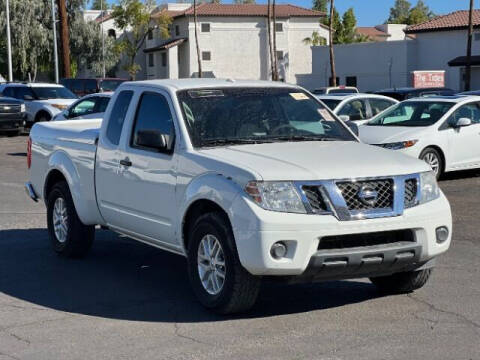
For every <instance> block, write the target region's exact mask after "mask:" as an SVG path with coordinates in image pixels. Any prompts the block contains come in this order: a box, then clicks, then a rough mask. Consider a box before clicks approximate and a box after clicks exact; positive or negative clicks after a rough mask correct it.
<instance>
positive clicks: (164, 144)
mask: <svg viewBox="0 0 480 360" xmlns="http://www.w3.org/2000/svg"><path fill="white" fill-rule="evenodd" d="M168 140H169V136H168V135H165V134H162V133H161V132H160V131H158V130H140V131H139V132H137V134H136V136H135V145H138V146H142V147H147V148H151V149H156V150H158V151H162V152H165V151H168V150H169V148H168V143H169V141H168Z"/></svg>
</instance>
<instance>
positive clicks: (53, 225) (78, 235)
mask: <svg viewBox="0 0 480 360" xmlns="http://www.w3.org/2000/svg"><path fill="white" fill-rule="evenodd" d="M47 224H48V232H49V235H50V240H51V242H52V245H53V248H54V250H55V251H56V252H57V253H58V254H60V255H62V256H65V257H83V256H85V255H86V254H87V253H88V251H89V250H90V247H91V246H92V242H93V239H94V237H95V226H92V225H84V224H83V223H82V222H81V221H80V219H79V218H78V215H77V211H76V210H75V205H74V203H73V199H72V195H71V194H70V190H69V188H68V184H67V183H66V182H64V181H61V182H59V183H57V184H55V185H54V186H53V189H52V191H50V194H49V195H48V200H47Z"/></svg>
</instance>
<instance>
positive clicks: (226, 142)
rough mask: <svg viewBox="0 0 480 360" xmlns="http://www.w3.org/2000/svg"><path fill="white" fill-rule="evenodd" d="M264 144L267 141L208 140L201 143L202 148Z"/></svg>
mask: <svg viewBox="0 0 480 360" xmlns="http://www.w3.org/2000/svg"><path fill="white" fill-rule="evenodd" d="M264 142H269V141H268V140H267V139H208V140H203V141H202V146H217V145H243V144H260V143H264Z"/></svg>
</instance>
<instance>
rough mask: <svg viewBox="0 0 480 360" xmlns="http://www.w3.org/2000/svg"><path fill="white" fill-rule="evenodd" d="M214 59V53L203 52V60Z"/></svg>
mask: <svg viewBox="0 0 480 360" xmlns="http://www.w3.org/2000/svg"><path fill="white" fill-rule="evenodd" d="M211 59H212V53H211V52H210V51H202V60H203V61H210V60H211Z"/></svg>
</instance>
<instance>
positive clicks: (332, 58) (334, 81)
mask: <svg viewBox="0 0 480 360" xmlns="http://www.w3.org/2000/svg"><path fill="white" fill-rule="evenodd" d="M334 2H335V1H334V0H330V24H329V34H330V46H329V47H330V71H331V74H332V83H331V86H337V74H336V72H335V56H334V53H333V21H334V10H335V4H334Z"/></svg>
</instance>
